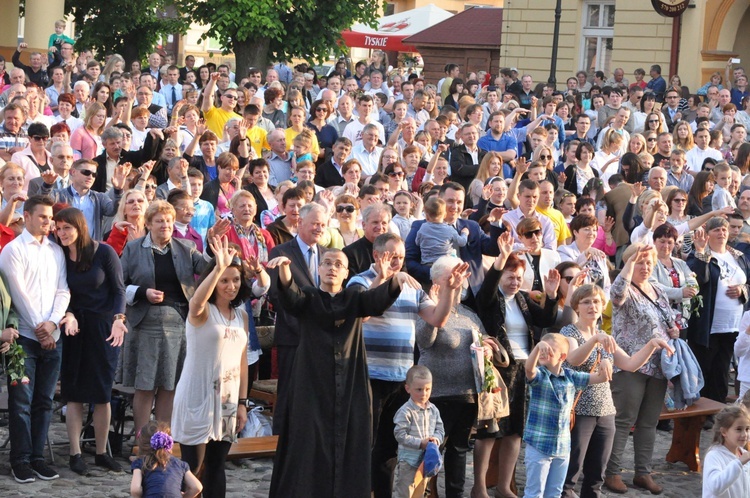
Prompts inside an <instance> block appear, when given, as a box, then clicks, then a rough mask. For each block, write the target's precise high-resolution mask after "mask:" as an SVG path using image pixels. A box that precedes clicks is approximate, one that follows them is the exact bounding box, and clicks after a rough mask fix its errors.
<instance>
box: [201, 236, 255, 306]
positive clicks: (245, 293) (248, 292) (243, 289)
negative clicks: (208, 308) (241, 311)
mask: <svg viewBox="0 0 750 498" xmlns="http://www.w3.org/2000/svg"><path fill="white" fill-rule="evenodd" d="M230 247H234V248H235V249H236V250H237V254H236V255H235V256H234V258H232V263H231V264H230V265H229V266H227V270H228V269H229V268H237V270H239V272H240V290H239V292H237V297H235V298H234V299H233V300H232V301H231V302H230V303H229V305H230V306H231V307H232V308H236V307H238V306H240V305H241V304H242V303H244V302H245V301H247V300H248V299H250V297H251V296H252V289H251V288H250V286H249V285H248V271H247V267H246V266H245V262H244V261H242V259H241V257H240V255H241V254H242V249H241V248H240V247H239V246H238V245H236V244H230ZM214 268H216V258H214V259H212V260H211V261H210V262H209V263H208V265H207V266H206V269H205V270H203V273H202V274H201V276H200V278H199V279H198V282H197V283H196V284H195V286H196V288H197V287H198V286H200V284H201V283H202V282H203V281H204V280H206V278H208V276H209V275H210V274H211V272H212V271H213V269H214ZM208 302H209V303H211V304H214V303H216V287H214V290H213V292H211V295H210V296H209V298H208Z"/></svg>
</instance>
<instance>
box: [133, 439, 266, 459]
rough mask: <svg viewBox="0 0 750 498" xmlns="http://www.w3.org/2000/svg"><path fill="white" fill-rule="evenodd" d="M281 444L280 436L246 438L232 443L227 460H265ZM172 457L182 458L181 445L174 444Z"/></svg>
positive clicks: (135, 452)
mask: <svg viewBox="0 0 750 498" xmlns="http://www.w3.org/2000/svg"><path fill="white" fill-rule="evenodd" d="M278 442H279V436H265V437H245V438H241V439H238V440H237V442H236V443H232V447H231V448H230V450H229V455H228V456H227V460H239V459H240V458H265V457H273V456H274V455H276V445H277V444H278ZM133 454H134V455H137V454H138V447H137V446H136V447H134V448H133ZM172 455H174V456H176V457H177V458H180V457H181V456H182V453H181V451H180V444H179V443H174V447H173V448H172Z"/></svg>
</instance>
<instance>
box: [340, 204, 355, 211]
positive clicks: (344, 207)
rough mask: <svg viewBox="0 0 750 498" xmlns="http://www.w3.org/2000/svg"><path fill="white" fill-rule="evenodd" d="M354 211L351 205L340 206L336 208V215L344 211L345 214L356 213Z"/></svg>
mask: <svg viewBox="0 0 750 498" xmlns="http://www.w3.org/2000/svg"><path fill="white" fill-rule="evenodd" d="M356 209H357V208H355V207H354V206H352V205H351V204H346V205H345V204H342V205H340V206H336V212H337V213H343V212H344V211H346V212H347V213H353V212H354V211H356Z"/></svg>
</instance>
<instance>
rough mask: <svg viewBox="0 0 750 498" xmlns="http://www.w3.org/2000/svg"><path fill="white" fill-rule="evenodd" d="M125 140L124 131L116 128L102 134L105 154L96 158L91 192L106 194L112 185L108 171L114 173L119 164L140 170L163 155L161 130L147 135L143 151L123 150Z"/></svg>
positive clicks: (110, 128)
mask: <svg viewBox="0 0 750 498" xmlns="http://www.w3.org/2000/svg"><path fill="white" fill-rule="evenodd" d="M155 137H156V138H155ZM123 138H124V137H123V134H122V130H121V129H120V128H117V127H114V126H111V127H109V128H107V129H106V130H104V132H103V133H102V145H103V146H104V152H102V153H101V154H99V155H98V156H96V157H95V158H94V161H96V180H95V181H94V186H93V187H91V190H95V191H97V192H106V191H107V190H108V187H107V184H108V183H111V174H109V173H108V171H114V168H115V166H117V165H118V164H124V163H130V164H131V165H132V166H133V168H134V169H138V168H139V167H140V166H141V165H142V164H143V163H145V162H146V161H150V160H152V159H156V158H157V157H159V155H161V148H162V145H163V144H164V140H163V134H162V132H161V130H151V132H149V134H148V135H146V141H145V142H144V144H143V148H142V149H141V150H123V148H122V141H123ZM108 164H109V166H108Z"/></svg>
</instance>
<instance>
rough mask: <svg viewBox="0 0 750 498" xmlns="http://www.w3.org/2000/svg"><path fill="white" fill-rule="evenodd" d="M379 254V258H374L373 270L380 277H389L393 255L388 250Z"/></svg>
mask: <svg viewBox="0 0 750 498" xmlns="http://www.w3.org/2000/svg"><path fill="white" fill-rule="evenodd" d="M379 256H380V257H379V258H376V259H375V272H377V274H378V276H380V278H381V279H387V278H389V277H390V275H389V273H390V269H391V259H392V258H393V255H392V254H391V252H390V251H383V252H382V253H381V254H379Z"/></svg>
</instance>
